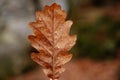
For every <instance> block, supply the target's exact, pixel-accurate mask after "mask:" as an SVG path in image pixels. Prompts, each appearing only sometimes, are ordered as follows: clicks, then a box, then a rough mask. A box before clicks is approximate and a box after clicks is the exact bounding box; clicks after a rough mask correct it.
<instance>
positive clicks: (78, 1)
mask: <svg viewBox="0 0 120 80" xmlns="http://www.w3.org/2000/svg"><path fill="white" fill-rule="evenodd" d="M54 2H56V3H58V4H60V5H61V6H62V8H63V9H64V10H66V11H67V14H68V16H67V19H70V20H73V22H74V24H73V25H72V28H71V34H77V37H78V39H77V43H76V45H75V46H74V47H73V48H72V50H71V51H70V52H71V53H73V55H74V56H73V59H72V60H71V61H70V62H69V63H67V64H66V65H65V66H64V67H66V69H67V70H66V71H65V72H64V73H63V74H62V75H61V79H60V80H120V0H0V80H48V78H47V77H46V76H45V75H44V74H43V72H42V71H41V67H40V66H39V65H38V64H36V63H35V62H33V61H32V60H31V58H30V53H31V52H32V51H35V50H34V49H33V48H32V47H31V46H30V44H29V42H28V40H27V36H28V35H29V34H31V33H32V32H31V30H30V29H29V27H28V23H29V22H31V21H35V11H36V10H42V9H43V7H44V5H51V4H52V3H54ZM71 70H74V71H71Z"/></svg>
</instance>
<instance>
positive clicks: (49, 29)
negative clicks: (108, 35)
mask: <svg viewBox="0 0 120 80" xmlns="http://www.w3.org/2000/svg"><path fill="white" fill-rule="evenodd" d="M65 19H66V12H65V11H64V10H61V6H60V5H58V4H56V3H54V4H52V5H51V6H45V8H44V10H43V11H37V12H36V22H31V23H30V24H29V25H30V27H31V28H32V30H33V32H34V35H29V36H28V39H29V41H30V43H31V45H32V46H33V47H34V48H35V49H37V50H38V52H39V53H32V54H31V57H32V59H33V61H35V62H36V63H38V64H39V65H41V66H42V67H43V71H44V73H45V74H46V75H47V76H48V77H49V78H50V79H51V80H57V79H58V78H59V77H60V74H61V73H62V72H64V70H65V69H64V68H63V67H62V66H63V65H64V64H65V63H67V62H69V61H70V60H71V58H72V54H69V53H68V51H69V50H70V49H71V48H72V47H73V45H75V42H76V35H72V36H71V35H69V32H70V27H71V25H72V21H70V20H68V21H65Z"/></svg>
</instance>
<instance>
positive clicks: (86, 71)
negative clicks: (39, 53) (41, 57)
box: [6, 59, 120, 80]
mask: <svg viewBox="0 0 120 80" xmlns="http://www.w3.org/2000/svg"><path fill="white" fill-rule="evenodd" d="M64 67H65V68H66V71H65V72H64V73H63V74H62V75H61V78H60V80H119V67H120V63H119V61H118V60H113V61H93V60H90V59H80V60H74V61H71V62H69V63H68V64H66V65H65V66H64ZM6 80H48V78H47V77H46V76H45V75H44V73H43V72H42V70H41V68H36V69H35V70H34V71H32V72H29V73H26V74H22V75H20V76H17V77H13V78H8V79H6Z"/></svg>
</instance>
